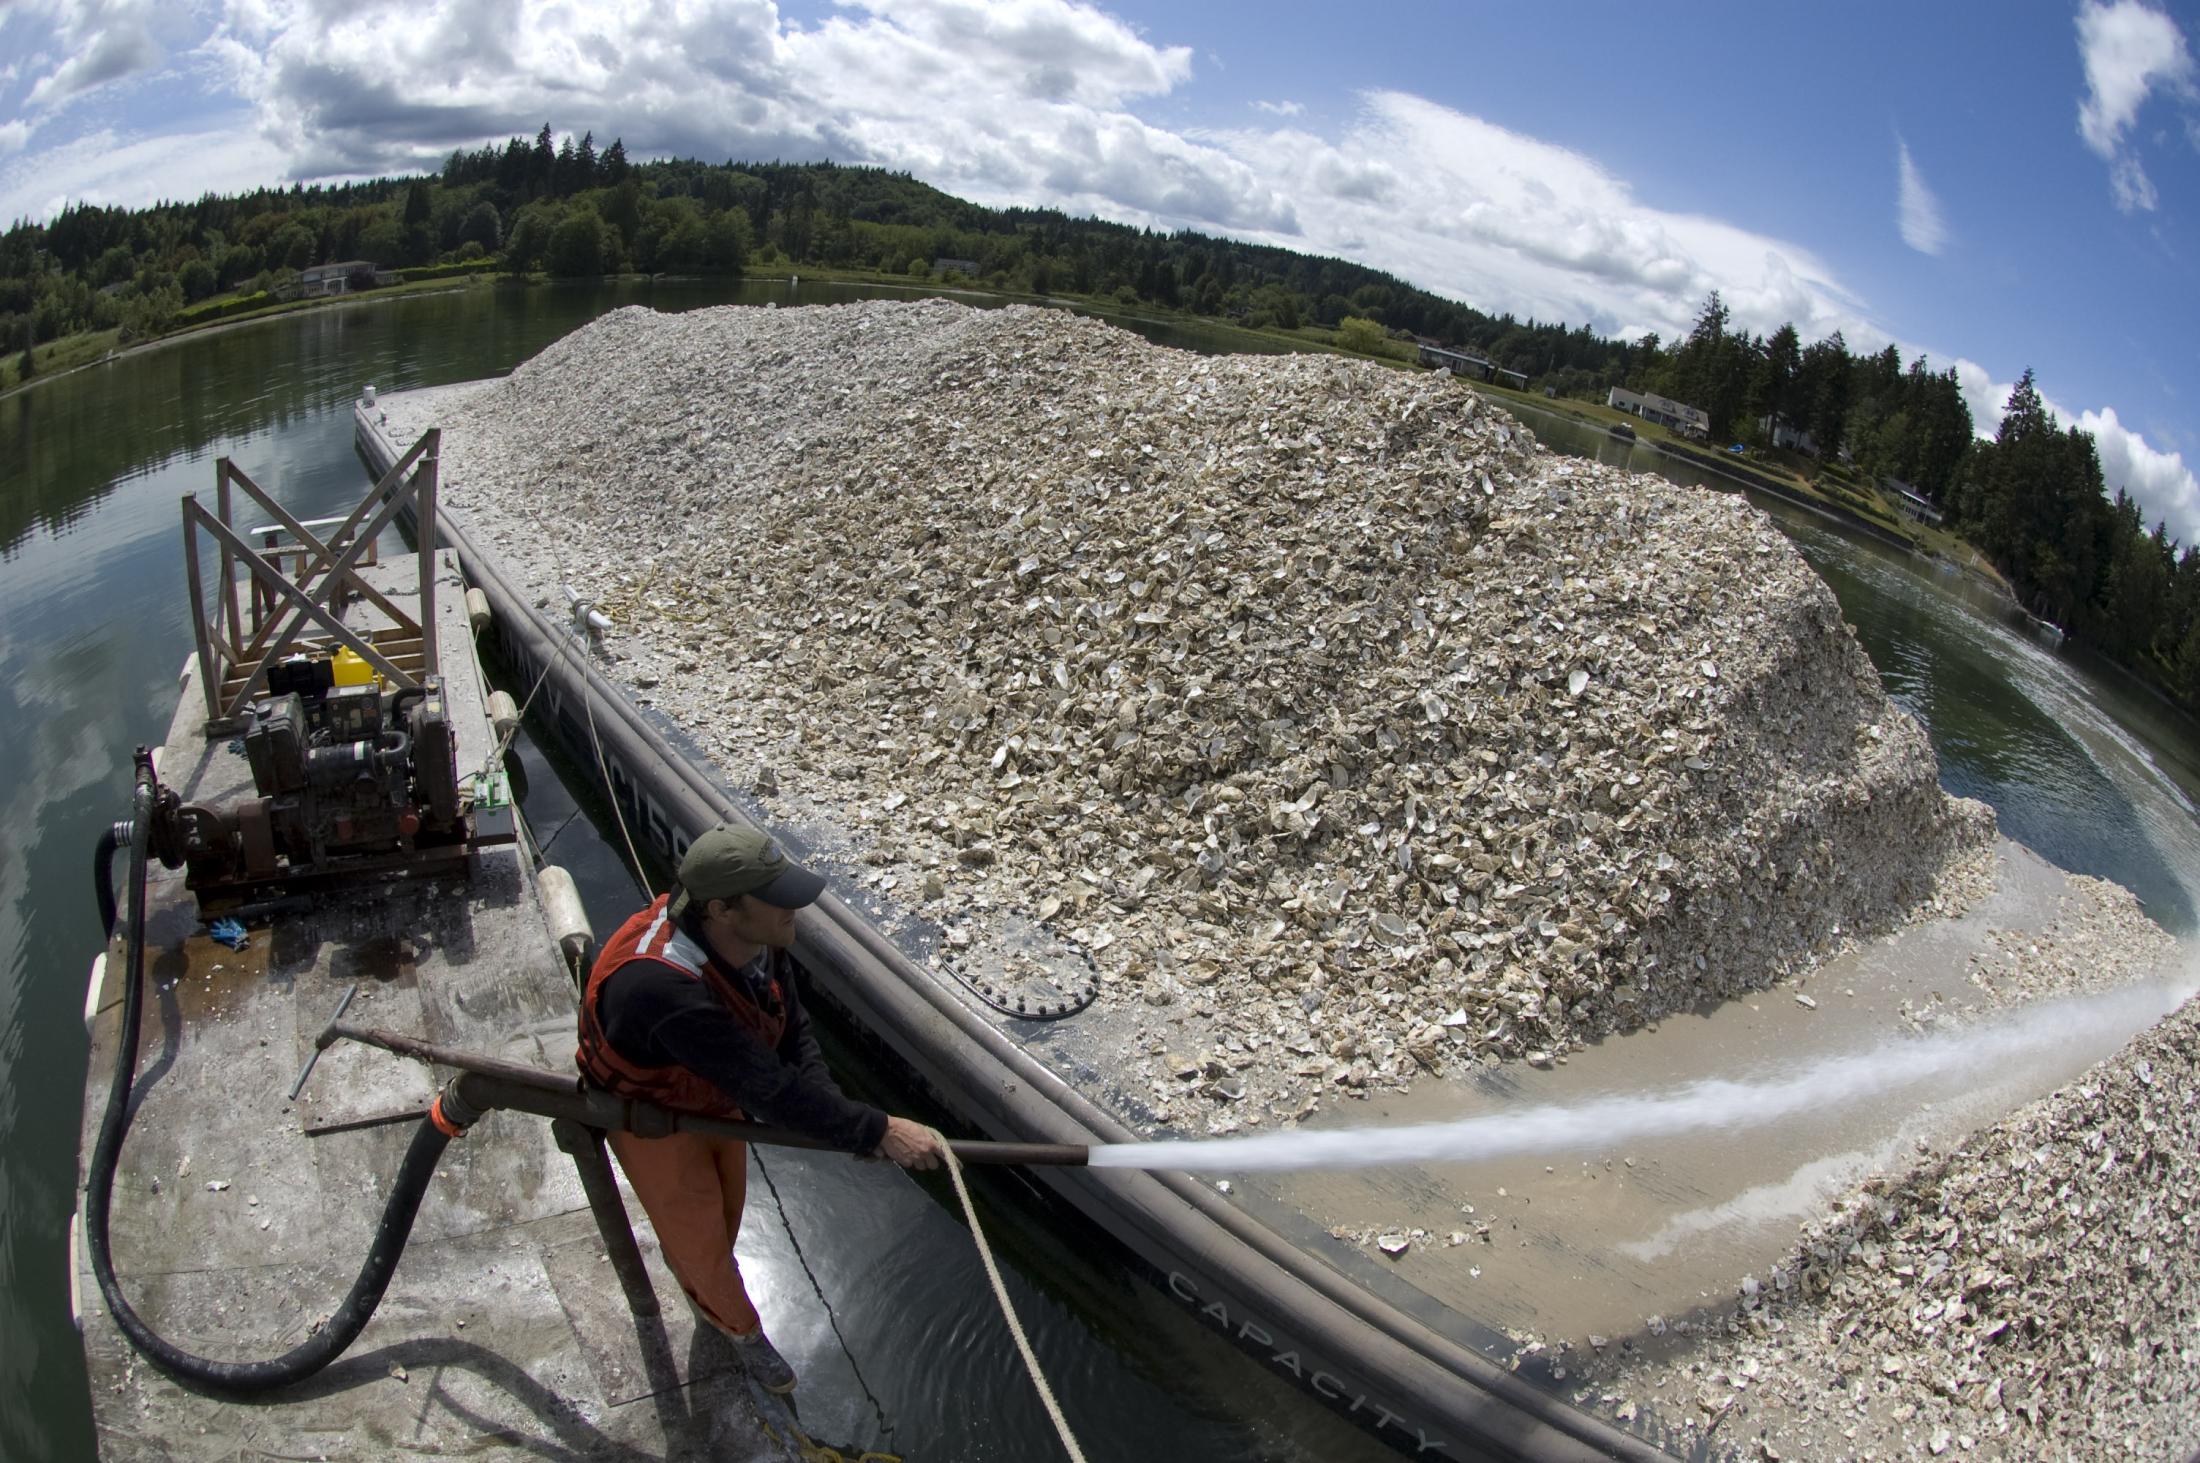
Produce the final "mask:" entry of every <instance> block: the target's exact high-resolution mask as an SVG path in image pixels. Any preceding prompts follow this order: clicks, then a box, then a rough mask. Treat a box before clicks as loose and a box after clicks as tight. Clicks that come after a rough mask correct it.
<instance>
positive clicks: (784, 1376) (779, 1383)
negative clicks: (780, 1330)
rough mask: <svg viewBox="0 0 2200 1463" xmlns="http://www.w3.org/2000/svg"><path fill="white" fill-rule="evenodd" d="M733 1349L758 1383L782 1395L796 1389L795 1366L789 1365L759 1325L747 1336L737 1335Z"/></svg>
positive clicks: (767, 1389) (768, 1390)
mask: <svg viewBox="0 0 2200 1463" xmlns="http://www.w3.org/2000/svg"><path fill="white" fill-rule="evenodd" d="M732 1340H733V1349H734V1352H735V1354H737V1355H738V1356H739V1357H740V1358H741V1365H743V1366H745V1367H747V1368H748V1371H749V1375H750V1376H751V1377H752V1378H754V1379H755V1381H756V1385H758V1386H759V1387H762V1388H763V1389H764V1390H765V1391H767V1392H775V1393H777V1394H779V1395H780V1396H785V1395H786V1394H787V1393H789V1392H792V1391H793V1390H794V1368H793V1367H791V1366H789V1365H787V1358H785V1357H783V1356H781V1355H780V1354H779V1348H778V1347H776V1346H774V1345H772V1342H771V1338H770V1337H769V1336H766V1335H765V1334H764V1329H763V1327H761V1326H759V1327H758V1328H757V1329H755V1330H754V1331H751V1332H750V1333H749V1334H748V1335H746V1336H735V1337H733V1338H732Z"/></svg>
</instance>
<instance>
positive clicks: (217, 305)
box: [0, 270, 488, 392]
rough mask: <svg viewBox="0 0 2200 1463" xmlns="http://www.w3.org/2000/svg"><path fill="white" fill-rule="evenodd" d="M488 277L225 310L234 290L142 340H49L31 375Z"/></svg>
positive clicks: (90, 335) (7, 385)
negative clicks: (248, 324)
mask: <svg viewBox="0 0 2200 1463" xmlns="http://www.w3.org/2000/svg"><path fill="white" fill-rule="evenodd" d="M487 277H488V271H485V270H484V271H478V272H474V273H469V274H460V275H446V276H443V277H440V278H436V279H409V280H400V281H399V282H398V283H396V284H393V285H384V286H382V287H381V288H380V289H376V290H372V291H366V290H362V291H360V292H359V293H357V294H344V295H317V296H313V297H311V298H308V299H299V300H275V299H270V300H269V301H268V302H267V303H266V304H265V305H261V306H258V307H256V308H253V309H247V310H234V311H231V312H228V313H225V308H226V307H229V306H233V305H234V304H235V303H236V302H237V301H238V299H239V298H240V297H239V296H237V295H236V294H234V293H232V294H228V295H217V296H215V297H214V298H213V299H211V300H205V301H202V302H200V303H199V304H197V305H194V306H190V307H188V308H186V309H185V310H183V311H182V312H181V313H180V314H179V315H178V316H177V317H176V323H175V325H174V326H172V327H171V328H170V329H168V330H165V331H163V332H161V333H160V334H159V335H152V336H147V337H145V338H144V339H142V340H133V341H130V342H127V343H125V342H124V341H123V339H122V332H121V330H119V329H115V330H88V331H82V332H79V333H78V334H75V335H64V336H62V337H61V338H60V339H59V340H53V341H48V342H47V343H46V344H44V345H42V346H37V347H35V348H34V349H33V351H32V353H31V359H32V361H33V362H34V364H35V365H36V366H37V374H36V376H34V377H33V378H32V379H33V380H36V379H37V377H38V376H53V375H58V374H60V373H61V372H63V371H72V370H75V369H76V368H77V367H79V366H89V365H94V364H96V363H98V362H100V361H103V360H105V359H106V358H107V357H109V356H112V355H115V354H117V353H118V352H121V351H125V350H136V349H138V348H139V347H141V346H149V345H157V344H158V343H160V342H161V341H164V340H174V339H176V338H177V337H178V336H184V335H190V334H192V333H193V332H195V331H200V330H213V329H218V328H219V327H221V326H224V325H235V324H239V323H241V322H244V321H250V320H265V319H268V318H269V317H271V316H275V315H288V314H292V313H294V312H296V311H299V310H317V309H319V308H320V307H321V306H323V305H329V304H339V303H349V304H358V303H359V302H360V301H362V300H379V299H389V298H394V297H396V296H398V295H417V294H428V293H432V292H433V291H436V290H448V289H464V288H466V287H467V286H468V285H469V284H471V283H472V282H473V281H475V280H478V279H483V278H487ZM21 358H22V352H20V351H17V352H14V353H12V354H10V355H8V356H6V357H5V359H4V361H0V392H7V391H13V390H14V389H15V388H16V387H18V386H21V385H22V384H23V378H22V375H21V373H20V370H19V362H20V361H21Z"/></svg>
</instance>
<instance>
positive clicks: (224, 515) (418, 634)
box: [183, 428, 442, 729]
mask: <svg viewBox="0 0 2200 1463" xmlns="http://www.w3.org/2000/svg"><path fill="white" fill-rule="evenodd" d="M441 445H442V432H441V431H440V430H439V429H435V428H430V429H429V430H428V431H426V432H424V433H422V434H421V436H420V440H419V441H417V442H415V443H413V445H412V446H411V448H410V449H408V450H407V451H406V453H405V455H404V456H403V457H400V458H399V459H398V460H397V461H396V462H395V463H393V464H392V465H391V467H390V470H389V471H388V472H386V473H384V474H382V477H381V479H380V480H379V481H378V482H376V483H375V485H374V486H373V487H372V488H370V489H369V490H368V491H367V495H366V496H365V497H364V498H361V499H360V500H359V505H358V506H357V507H356V508H353V509H352V510H351V512H350V514H349V515H348V516H346V517H345V518H344V519H343V520H342V522H341V523H340V524H339V525H338V526H337V528H336V530H335V531H334V532H333V533H330V534H329V535H328V536H327V537H325V538H323V537H321V536H319V535H317V534H316V533H314V531H313V527H312V526H309V525H307V524H306V523H303V522H301V521H300V520H299V519H298V518H297V517H296V516H294V515H293V514H292V513H290V512H289V510H287V509H285V508H284V507H283V505H282V504H280V503H278V502H276V501H275V500H274V498H273V497H271V496H270V495H269V494H268V493H267V492H266V491H265V490H264V489H262V488H261V487H260V486H259V484H257V483H255V482H253V481H252V479H251V478H250V477H248V476H246V475H245V472H244V470H243V469H242V468H240V467H238V466H237V465H236V464H235V463H233V462H231V461H230V460H229V459H228V458H226V457H224V458H222V459H221V460H220V461H219V462H218V463H216V464H215V485H216V488H217V491H218V496H219V501H220V512H219V513H209V512H208V511H207V510H206V508H205V507H204V506H203V505H202V504H201V503H200V502H199V500H198V495H197V494H196V493H187V494H185V495H184V499H183V556H184V572H185V574H186V576H187V578H188V581H189V584H190V591H191V628H192V633H193V634H194V635H195V636H196V637H197V642H198V655H199V680H200V682H201V684H202V685H203V686H204V687H205V691H206V718H207V726H208V728H209V729H214V728H217V727H228V726H234V725H235V724H236V723H237V722H238V721H239V719H241V718H242V716H243V714H244V710H245V708H246V707H247V706H249V705H250V704H251V703H252V699H253V697H254V695H255V694H257V693H258V692H259V691H260V689H261V688H262V687H264V686H265V685H266V684H267V672H268V668H269V667H270V666H273V665H274V664H275V663H276V662H277V661H279V660H281V659H282V658H283V657H284V656H285V655H287V654H289V653H291V651H292V649H293V647H294V646H296V645H297V643H298V637H299V634H300V632H302V631H303V630H304V629H305V628H306V626H307V625H308V624H309V623H310V624H313V625H318V626H319V627H320V628H321V629H323V630H325V631H327V632H328V635H329V636H330V637H331V638H332V639H333V640H334V641H335V642H337V643H339V644H342V645H348V646H350V647H351V648H352V650H354V651H355V652H357V653H358V655H359V656H360V658H361V659H363V660H365V661H366V662H367V664H368V665H370V666H372V667H373V668H374V669H375V671H376V672H377V673H378V674H380V675H381V676H382V677H383V678H384V679H385V680H386V681H387V682H388V683H389V684H390V685H392V686H395V687H397V688H399V689H401V690H417V689H418V688H419V685H420V682H419V680H418V679H417V678H416V677H414V676H413V675H412V674H410V673H409V672H407V671H406V670H404V669H403V668H402V667H400V666H399V665H398V664H397V663H396V662H395V661H394V660H393V659H392V658H391V657H390V656H389V655H388V654H386V653H385V652H384V649H383V647H382V646H381V645H378V644H376V643H375V641H374V639H372V638H371V637H369V636H368V635H365V634H362V633H361V632H359V631H357V630H354V629H352V628H351V627H350V626H348V625H346V624H344V622H343V621H342V619H341V618H339V614H338V611H339V608H340V599H341V596H343V595H345V594H347V593H348V594H356V595H358V596H359V597H361V598H363V599H365V600H366V601H368V602H369V603H370V604H372V605H373V606H374V607H375V608H376V609H378V610H380V611H381V612H382V613H383V614H384V615H386V616H388V617H389V619H390V622H391V625H392V626H393V627H394V631H393V632H392V633H393V634H394V635H395V636H396V637H399V638H414V639H417V640H418V641H419V642H420V651H421V658H420V662H419V663H420V665H421V666H423V667H425V668H428V669H432V668H433V667H434V666H435V664H436V634H435V540H436V535H435V529H434V525H435V521H436V516H435V515H436V501H435V500H436V465H437V459H438V454H439V451H440V448H441ZM408 473H409V474H410V476H408ZM232 483H234V484H236V485H237V486H238V487H241V488H243V489H244V491H245V493H246V495H247V496H248V497H249V498H250V499H251V500H252V501H253V502H254V503H256V504H258V505H259V507H261V508H262V509H264V510H266V512H267V513H268V515H269V516H270V517H271V518H273V519H274V520H275V523H276V524H277V525H279V526H280V528H281V529H282V530H284V531H287V532H288V533H289V534H290V535H291V536H292V537H293V538H295V539H296V540H297V542H296V543H295V544H293V545H287V546H284V547H283V548H281V549H274V548H269V547H266V546H262V545H255V544H253V543H252V542H251V541H250V540H249V539H247V538H246V537H245V536H244V535H243V534H241V533H239V532H238V531H237V529H236V528H235V527H234V526H233V524H232V521H231V517H230V494H229V489H230V485H231V484H232ZM408 504H409V505H411V507H412V508H413V512H414V522H415V528H416V533H415V538H416V541H417V543H418V546H419V564H420V591H419V598H418V602H417V606H416V609H417V613H416V614H412V613H407V612H406V611H405V610H403V609H400V608H399V607H398V606H397V605H396V604H395V603H393V602H392V601H391V599H390V598H389V596H387V595H386V594H384V593H382V592H381V591H380V590H378V589H376V588H375V587H374V586H373V585H371V584H369V583H367V581H366V580H365V579H363V578H361V577H360V575H359V573H358V566H359V563H360V561H361V559H362V556H363V555H366V554H368V552H369V551H370V549H371V547H372V545H373V544H374V542H375V540H376V538H377V537H378V536H379V535H380V534H381V532H382V530H383V529H385V528H387V527H388V526H389V524H390V521H391V520H392V519H394V518H395V517H396V516H397V515H398V513H399V512H400V511H402V510H403V509H404V508H405V507H406V506H407V505H408ZM202 528H203V529H205V530H206V532H207V533H208V534H210V535H212V537H213V539H214V541H215V544H216V545H217V546H218V548H219V550H220V564H221V567H220V571H219V573H220V589H221V603H220V604H218V605H216V606H215V607H214V611H213V613H212V614H211V615H209V613H208V611H207V606H206V599H205V595H204V593H203V592H202V590H201V587H200V578H199V539H198V534H199V530H200V529H202ZM286 557H288V558H294V559H296V560H297V561H298V563H297V569H296V572H295V573H292V572H288V571H286V569H285V567H284V564H283V560H284V559H285V558H286ZM367 562H369V563H371V562H373V560H372V559H371V558H368V559H367ZM240 563H241V564H242V565H243V566H244V567H245V568H246V569H247V570H249V571H250V581H249V582H250V587H251V591H252V593H251V596H250V600H251V606H252V611H251V617H250V623H249V625H248V624H247V623H246V619H245V616H244V613H243V611H242V610H241V609H240V608H239V605H238V602H237V595H236V589H237V579H236V572H237V566H238V565H239V564H240ZM278 607H281V608H287V609H288V611H289V613H288V614H287V615H286V614H281V613H275V612H274V611H275V610H277V609H278ZM321 643H323V644H325V643H327V642H326V641H323V642H321ZM245 667H249V668H250V669H249V671H248V672H247V674H246V675H245V676H244V678H243V680H242V681H241V682H240V683H239V684H238V685H237V687H236V688H235V689H234V690H233V691H230V692H229V693H228V694H227V695H226V696H225V695H224V690H225V688H226V686H227V683H228V682H229V680H230V679H231V677H233V676H234V675H235V674H236V673H237V671H238V670H240V669H242V668H245Z"/></svg>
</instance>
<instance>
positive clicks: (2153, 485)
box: [1955, 360, 2200, 545]
mask: <svg viewBox="0 0 2200 1463" xmlns="http://www.w3.org/2000/svg"><path fill="white" fill-rule="evenodd" d="M1955 370H1956V382H1957V384H1958V385H1959V386H1961V387H1962V390H1963V399H1964V402H1965V404H1966V405H1968V406H1969V407H1970V408H1971V423H1972V426H1973V427H1974V428H1975V429H1976V430H1977V432H1978V434H1979V435H1980V436H1981V437H1992V436H1993V435H1994V433H1995V431H1996V430H1997V429H1998V428H1999V427H2000V425H2001V412H2002V408H2003V407H2004V406H2006V405H2007V404H2008V402H2009V393H2010V392H2011V391H2013V390H2015V389H2016V384H2017V383H2016V382H2014V381H1996V380H1994V379H1993V377H1992V376H1991V375H1990V374H1989V373H1988V372H1987V370H1986V368H1985V367H1984V366H1981V365H1979V364H1978V362H1976V361H1969V360H1959V361H1957V362H1956V363H1955ZM2040 400H2041V404H2042V405H2044V406H2045V407H2046V408H2047V409H2048V410H2049V411H2051V412H2053V413H2054V414H2055V419H2056V421H2058V422H2060V423H2061V424H2062V425H2064V426H2066V427H2067V426H2072V425H2075V426H2077V427H2079V428H2081V429H2083V430H2084V431H2087V432H2090V433H2092V434H2093V445H2094V450H2095V451H2096V452H2098V453H2099V454H2100V459H2101V478H2102V480H2103V481H2104V482H2106V483H2107V484H2108V491H2109V492H2110V494H2112V495H2113V494H2114V493H2115V492H2116V490H2117V489H2118V488H2121V489H2123V490H2124V491H2125V492H2127V493H2129V494H2130V495H2131V496H2132V498H2133V500H2134V501H2136V502H2137V503H2138V504H2139V507H2140V509H2141V511H2142V512H2143V513H2144V514H2145V516H2146V521H2147V524H2148V526H2149V527H2152V526H2153V525H2154V524H2155V523H2157V522H2166V523H2167V524H2168V525H2169V532H2170V537H2172V538H2174V539H2176V540H2177V541H2178V542H2179V543H2180V544H2186V545H2193V544H2200V477H2195V475H2194V473H2193V470H2192V469H2191V468H2190V467H2187V466H2186V465H2185V459H2184V456H2183V454H2181V453H2177V452H2163V451H2160V450H2158V449H2156V448H2154V447H2152V446H2150V445H2148V443H2147V440H2146V438H2145V437H2143V436H2141V435H2140V434H2139V433H2137V432H2135V431H2133V430H2131V428H2129V427H2127V426H2125V425H2124V424H2123V422H2122V421H2120V420H2118V418H2117V416H2116V409H2115V408H2114V407H2112V406H2104V407H2101V408H2099V409H2098V410H2087V411H2080V412H2072V411H2070V410H2068V409H2067V408H2065V407H2062V406H2060V405H2058V404H2057V403H2056V402H2055V400H2054V399H2053V398H2052V397H2049V396H2047V395H2046V394H2045V393H2044V392H2043V393H2042V395H2041V398H2040Z"/></svg>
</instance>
